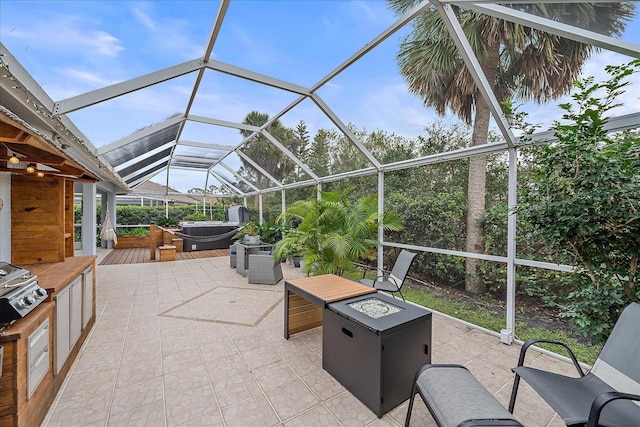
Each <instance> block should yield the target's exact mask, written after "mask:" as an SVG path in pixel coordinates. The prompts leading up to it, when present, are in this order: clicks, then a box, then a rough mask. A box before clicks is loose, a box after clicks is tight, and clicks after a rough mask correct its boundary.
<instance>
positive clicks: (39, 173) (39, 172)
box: [36, 171, 44, 178]
mask: <svg viewBox="0 0 640 427" xmlns="http://www.w3.org/2000/svg"><path fill="white" fill-rule="evenodd" d="M36 176H37V177H38V178H44V172H42V171H38V173H37V174H36Z"/></svg>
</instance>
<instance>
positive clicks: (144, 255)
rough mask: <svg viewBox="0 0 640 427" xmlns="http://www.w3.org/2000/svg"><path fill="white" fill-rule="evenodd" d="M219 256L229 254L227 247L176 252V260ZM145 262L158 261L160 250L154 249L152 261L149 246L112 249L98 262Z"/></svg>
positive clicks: (103, 263) (101, 263) (108, 263)
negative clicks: (154, 254)
mask: <svg viewBox="0 0 640 427" xmlns="http://www.w3.org/2000/svg"><path fill="white" fill-rule="evenodd" d="M219 256H229V249H211V250H208V251H191V252H176V261H182V260H185V259H198V258H213V257H219ZM145 262H160V251H159V250H158V249H156V259H155V261H152V260H151V254H150V253H149V248H129V249H113V250H112V251H111V252H110V253H109V254H108V255H107V256H106V257H104V259H103V260H102V261H101V262H100V265H112V264H140V263H145ZM168 262H171V261H168Z"/></svg>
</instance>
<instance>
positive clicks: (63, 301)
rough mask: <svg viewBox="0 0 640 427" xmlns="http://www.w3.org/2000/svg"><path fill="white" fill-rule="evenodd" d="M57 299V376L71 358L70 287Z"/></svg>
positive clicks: (55, 341) (55, 346)
mask: <svg viewBox="0 0 640 427" xmlns="http://www.w3.org/2000/svg"><path fill="white" fill-rule="evenodd" d="M55 299H56V310H55V311H56V325H55V326H56V327H55V336H54V340H53V343H54V344H53V346H54V350H55V353H54V356H55V357H54V360H53V363H54V365H55V372H54V373H55V374H56V375H57V374H58V373H59V372H60V370H61V369H62V366H63V365H64V362H65V361H66V360H67V357H68V356H69V349H70V346H69V344H70V339H69V309H70V307H71V293H70V287H69V286H67V287H66V288H64V289H63V290H62V291H60V292H58V293H57V294H56V296H55Z"/></svg>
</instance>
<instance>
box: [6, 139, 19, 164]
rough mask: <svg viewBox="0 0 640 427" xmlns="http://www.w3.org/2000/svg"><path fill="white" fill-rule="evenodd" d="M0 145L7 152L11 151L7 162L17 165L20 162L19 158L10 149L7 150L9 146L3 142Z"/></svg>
mask: <svg viewBox="0 0 640 427" xmlns="http://www.w3.org/2000/svg"><path fill="white" fill-rule="evenodd" d="M2 146H3V147H4V148H5V150H7V154H9V152H11V157H9V163H11V164H12V165H17V164H18V163H20V159H19V158H18V156H16V153H14V152H13V151H12V150H9V147H7V146H6V145H5V144H2Z"/></svg>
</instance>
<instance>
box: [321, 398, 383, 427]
mask: <svg viewBox="0 0 640 427" xmlns="http://www.w3.org/2000/svg"><path fill="white" fill-rule="evenodd" d="M324 406H325V407H326V408H327V409H328V410H329V411H330V412H331V413H332V414H333V415H334V416H335V417H336V418H337V419H338V421H340V423H342V425H344V426H349V427H352V426H353V427H355V426H366V425H368V424H370V423H372V422H373V421H375V420H377V419H378V417H376V414H374V413H373V412H371V410H370V409H369V408H367V407H366V406H365V405H364V404H363V403H362V402H360V401H359V400H358V399H356V398H355V397H354V396H353V395H352V394H351V393H349V392H345V393H343V394H340V395H338V396H336V397H334V398H333V399H330V400H328V401H326V402H325V403H324Z"/></svg>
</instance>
